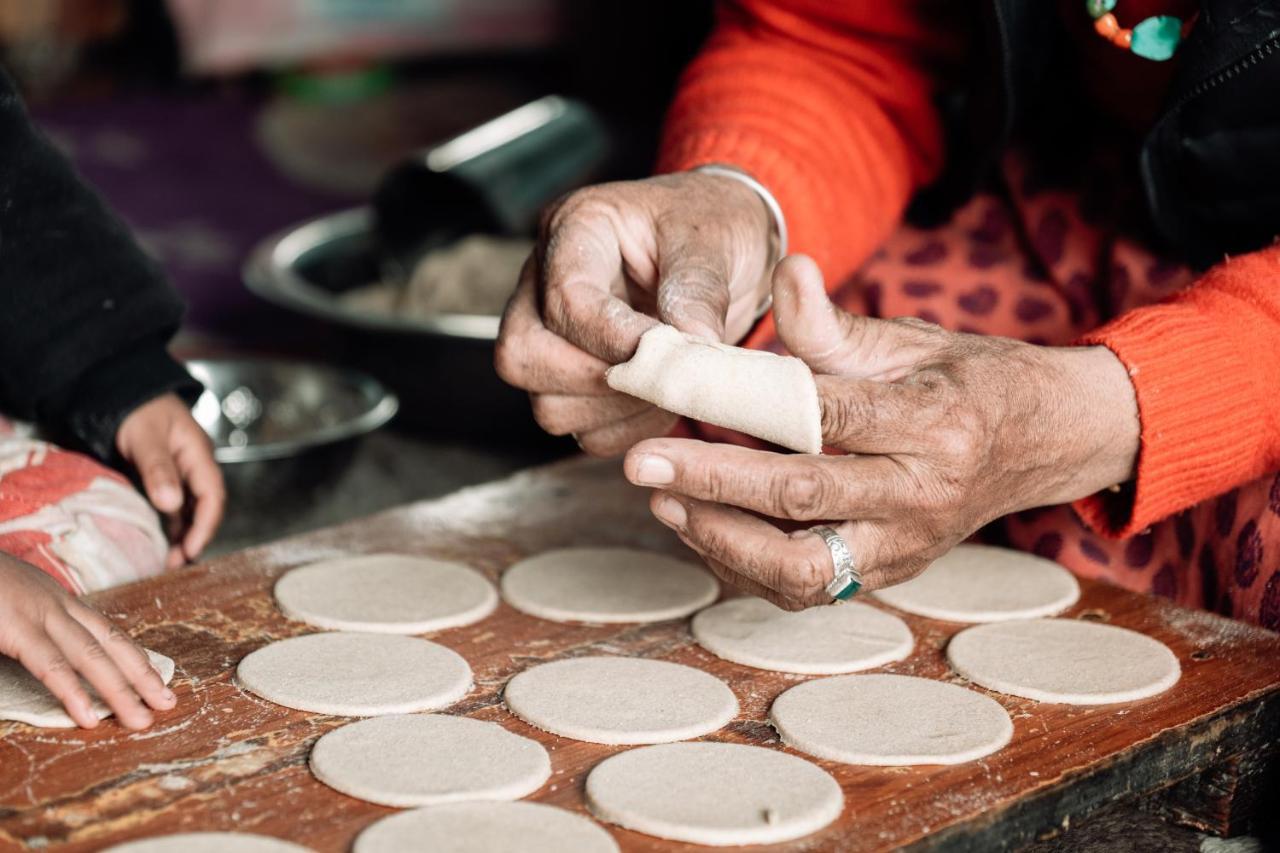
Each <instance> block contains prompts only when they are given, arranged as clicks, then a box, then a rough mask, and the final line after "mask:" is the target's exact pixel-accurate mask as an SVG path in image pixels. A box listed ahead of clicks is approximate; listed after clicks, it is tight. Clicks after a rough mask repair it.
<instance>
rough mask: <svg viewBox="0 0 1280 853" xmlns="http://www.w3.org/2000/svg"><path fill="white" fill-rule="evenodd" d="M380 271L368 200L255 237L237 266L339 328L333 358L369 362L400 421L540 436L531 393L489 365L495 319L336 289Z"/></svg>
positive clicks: (266, 290)
mask: <svg viewBox="0 0 1280 853" xmlns="http://www.w3.org/2000/svg"><path fill="white" fill-rule="evenodd" d="M381 278H382V273H381V270H380V264H379V256H378V252H377V250H376V248H375V240H374V235H373V231H372V215H371V213H370V211H369V210H368V209H367V208H355V209H351V210H345V211H341V212H339V213H335V214H331V215H329V216H325V217H322V218H320V219H315V220H312V221H310V222H306V223H304V224H302V225H299V226H297V227H295V228H293V229H290V230H288V231H285V232H282V233H280V234H276V235H274V236H272V237H269V238H267V239H266V240H264V241H263V242H262V243H260V244H259V245H258V246H257V247H256V248H255V249H254V251H253V253H252V254H251V255H250V257H249V259H248V261H247V262H246V263H245V266H244V279H245V283H246V285H247V286H248V288H249V290H250V291H252V292H253V293H255V294H257V295H258V296H259V297H261V298H262V299H265V300H266V301H268V302H271V303H273V304H275V305H277V306H279V307H281V308H284V309H286V310H289V311H292V312H294V313H296V314H299V315H302V316H305V317H307V318H310V319H311V320H320V321H322V322H323V323H325V324H327V325H328V326H329V327H330V328H331V330H333V331H335V332H336V337H337V339H338V340H339V341H340V347H341V351H339V352H335V353H334V355H335V358H338V359H340V360H342V361H343V362H344V363H350V364H354V365H356V366H358V367H359V368H361V369H362V370H367V371H369V372H370V373H372V374H373V375H374V376H376V377H378V379H380V380H381V381H382V382H384V383H386V384H387V385H388V386H389V387H390V388H391V389H392V390H393V391H394V392H395V393H396V394H397V396H398V397H399V398H400V402H401V413H400V420H399V422H400V423H405V424H410V425H413V426H418V427H424V428H427V429H428V430H431V431H433V432H437V433H443V434H448V435H452V436H464V437H467V438H477V437H483V438H500V439H504V440H511V439H514V440H517V441H521V442H524V443H527V442H546V440H547V439H546V436H545V435H544V434H543V433H541V431H540V430H538V429H537V427H536V424H535V423H534V421H533V418H532V416H531V413H530V410H529V401H528V397H527V396H526V395H525V394H524V393H522V392H519V391H517V390H515V389H514V388H511V387H510V386H508V385H506V384H505V383H503V382H502V380H500V379H499V378H498V376H497V374H496V373H495V372H494V369H493V346H494V341H495V340H496V338H497V335H498V318H497V317H486V316H475V315H469V314H436V315H434V316H430V317H422V318H410V317H395V316H377V315H372V314H366V313H361V312H356V311H352V310H349V309H346V308H345V307H344V306H343V305H342V303H341V302H340V301H339V300H337V299H336V298H335V296H336V295H337V294H340V293H342V292H343V291H345V290H349V289H352V288H355V287H359V286H362V285H366V284H370V283H372V282H375V281H379V280H380V279H381Z"/></svg>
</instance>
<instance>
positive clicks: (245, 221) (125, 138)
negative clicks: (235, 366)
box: [32, 87, 352, 346]
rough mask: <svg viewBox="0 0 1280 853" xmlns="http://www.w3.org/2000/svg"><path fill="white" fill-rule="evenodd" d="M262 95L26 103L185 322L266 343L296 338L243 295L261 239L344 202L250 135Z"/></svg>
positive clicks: (229, 91) (228, 91)
mask: <svg viewBox="0 0 1280 853" xmlns="http://www.w3.org/2000/svg"><path fill="white" fill-rule="evenodd" d="M263 103H264V102H263V100H262V99H261V98H260V97H256V96H254V95H251V94H249V93H247V92H246V91H244V90H242V89H238V88H233V87H224V88H217V89H203V90H201V89H197V90H174V91H171V92H164V93H142V94H122V95H112V96H110V97H103V98H100V99H95V100H82V101H75V102H65V103H60V104H55V105H49V106H43V107H39V108H35V109H33V110H32V112H33V115H34V117H35V119H36V121H37V123H38V124H40V125H41V126H42V127H43V128H44V129H45V130H46V131H47V132H48V133H49V134H50V135H51V136H52V137H53V138H54V140H55V141H56V142H57V143H58V144H59V146H60V147H62V148H63V150H64V151H66V152H67V153H68V154H69V155H70V156H71V158H72V160H73V161H74V162H75V164H76V167H77V168H78V169H79V170H80V172H81V174H82V175H83V176H84V177H85V178H86V179H87V180H88V181H89V182H90V183H91V184H93V185H94V186H95V187H96V188H97V189H98V190H99V191H100V192H101V193H102V195H103V196H104V197H105V198H106V199H107V201H108V203H109V204H110V205H111V206H112V207H113V208H114V209H115V210H116V211H117V213H119V214H120V215H121V216H122V217H123V218H124V219H125V220H126V221H127V222H128V223H129V224H130V226H131V227H132V228H133V229H134V232H135V233H136V234H137V236H138V238H139V239H140V240H141V241H142V243H143V244H144V245H145V246H146V247H147V249H148V250H149V251H150V252H151V253H152V254H153V255H154V256H156V257H157V258H158V259H159V260H160V262H161V263H162V264H163V266H164V268H165V269H166V271H167V272H168V273H169V276H170V278H171V280H172V281H173V283H174V286H175V287H177V289H178V290H179V291H180V292H181V293H182V294H183V296H184V297H185V298H186V300H187V303H188V306H189V308H188V324H189V326H191V327H193V328H194V329H196V330H197V331H201V332H206V333H213V334H215V335H216V336H217V337H219V338H225V339H228V340H231V341H237V342H242V343H253V344H260V345H266V346H272V345H279V344H285V343H287V339H288V338H289V337H291V336H293V337H296V336H297V335H298V334H302V333H304V329H303V328H301V324H299V323H297V322H296V320H293V319H292V318H291V320H290V322H287V323H283V324H282V323H281V319H282V317H283V316H284V315H282V314H281V313H280V312H278V311H276V310H275V309H273V308H271V307H270V306H268V305H266V304H264V303H263V302H262V301H261V300H259V299H258V298H257V297H255V296H254V295H253V294H251V293H249V292H248V290H246V288H245V287H244V284H243V282H242V281H241V277H240V266H241V264H242V263H243V261H244V259H245V257H246V256H247V255H248V253H249V251H250V250H251V249H252V248H253V246H254V245H255V244H256V243H257V242H258V241H259V240H260V239H262V238H263V237H265V236H267V235H268V234H271V233H274V232H275V231H278V230H280V229H281V228H285V227H287V226H291V225H294V224H296V223H298V222H300V221H302V220H304V219H308V218H310V217H313V216H318V215H321V214H324V213H328V212H330V211H333V210H335V209H338V208H342V207H346V206H349V205H351V204H352V201H351V200H350V199H344V198H340V197H336V196H330V195H326V194H324V193H322V192H318V191H315V190H312V189H308V188H305V187H302V186H299V185H298V184H297V183H295V182H293V181H291V180H290V179H288V178H287V177H285V176H284V175H282V174H281V173H280V172H279V171H278V170H277V169H276V168H275V167H274V166H273V165H272V164H271V163H270V162H269V161H268V159H267V158H266V157H265V156H264V155H263V154H262V153H261V151H260V150H259V149H258V146H257V144H256V143H255V140H254V123H255V119H256V116H257V113H258V111H259V109H260V108H261V106H262V104H263Z"/></svg>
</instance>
